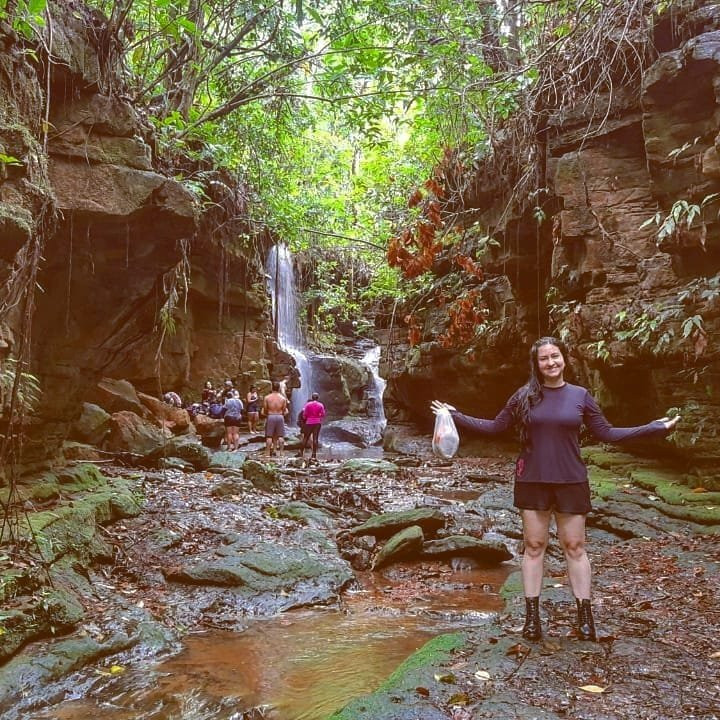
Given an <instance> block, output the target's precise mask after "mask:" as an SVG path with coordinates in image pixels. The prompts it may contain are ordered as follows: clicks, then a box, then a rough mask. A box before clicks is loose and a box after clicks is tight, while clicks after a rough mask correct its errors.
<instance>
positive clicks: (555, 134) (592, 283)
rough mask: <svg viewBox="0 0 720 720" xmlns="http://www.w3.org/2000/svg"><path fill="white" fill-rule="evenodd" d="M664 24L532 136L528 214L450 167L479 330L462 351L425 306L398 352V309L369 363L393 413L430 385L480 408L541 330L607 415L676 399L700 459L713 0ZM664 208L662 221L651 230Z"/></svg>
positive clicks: (495, 189) (682, 446)
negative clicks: (473, 266) (478, 229)
mask: <svg viewBox="0 0 720 720" xmlns="http://www.w3.org/2000/svg"><path fill="white" fill-rule="evenodd" d="M672 23H673V24H672V25H671V21H670V20H662V21H661V22H659V24H658V26H657V27H656V28H655V37H654V40H655V46H656V48H657V54H656V57H655V59H654V62H652V64H651V65H650V67H649V68H648V69H647V71H646V72H645V73H644V74H642V81H641V83H640V84H638V85H637V86H632V87H619V88H618V89H617V90H616V91H615V92H614V93H613V94H612V96H610V95H608V94H605V95H600V96H596V97H594V98H593V99H592V103H588V102H582V101H580V100H579V101H578V102H577V104H576V107H575V108H574V109H573V110H571V111H565V112H563V113H556V114H555V116H552V117H551V118H550V121H549V122H548V123H547V125H546V127H544V128H543V131H542V132H541V133H539V135H538V137H537V147H538V149H539V151H538V154H537V159H536V168H535V170H536V173H537V176H538V178H539V179H538V186H539V188H541V196H542V197H543V198H544V199H543V200H542V202H539V203H538V204H539V205H541V207H542V210H543V212H544V219H543V221H542V222H541V223H540V224H538V222H537V216H534V215H533V214H532V213H530V212H526V213H524V214H523V215H521V216H519V217H518V216H516V217H511V218H510V219H507V220H504V221H502V222H498V221H497V219H498V218H499V217H500V215H501V211H502V209H503V205H502V202H501V199H502V198H504V197H507V191H503V188H502V179H500V178H497V177H492V176H488V175H487V174H485V172H486V170H487V168H485V167H482V168H480V170H476V171H470V172H469V173H468V174H467V175H466V177H465V178H464V180H465V182H464V184H462V185H463V187H465V188H467V189H466V190H465V191H464V194H463V195H462V197H459V198H458V197H456V198H455V200H454V202H455V203H456V204H458V205H460V204H462V206H463V208H465V209H467V210H468V212H467V214H468V216H469V217H471V218H472V221H475V220H480V221H481V222H482V223H483V224H484V225H485V226H486V227H491V228H492V227H494V228H495V230H494V232H493V237H494V238H495V240H496V241H497V247H496V248H494V249H493V250H492V251H491V252H489V253H487V254H486V255H485V257H484V260H483V264H484V268H485V271H486V281H485V282H484V284H483V285H482V287H481V290H482V293H483V299H484V300H485V304H486V306H487V307H488V309H489V313H490V322H489V324H488V330H487V333H486V335H485V336H483V337H482V338H481V339H480V340H479V341H478V342H477V343H476V344H474V345H473V347H467V348H454V349H452V350H447V349H443V348H442V347H440V345H439V344H438V343H437V342H436V341H435V339H434V338H433V334H434V333H437V331H433V330H432V328H433V327H438V328H442V327H443V323H444V322H445V320H446V318H445V317H443V311H442V309H440V310H435V311H433V312H434V313H435V315H434V317H431V318H430V320H429V321H428V322H427V323H426V326H425V329H426V332H425V336H424V342H422V343H420V344H419V345H417V346H415V347H413V348H409V347H408V345H407V344H406V342H405V338H404V335H405V332H406V331H405V328H404V327H403V326H402V324H401V323H400V322H399V320H398V322H397V323H396V324H395V328H394V330H393V332H391V333H389V335H390V337H389V338H388V341H387V345H388V349H389V352H388V353H386V357H385V366H384V374H385V375H386V376H387V377H388V379H389V385H388V392H387V399H388V405H389V406H390V410H391V412H392V411H394V413H395V415H396V416H397V417H402V416H403V415H407V414H408V413H409V414H410V415H412V416H414V417H416V418H419V417H424V418H425V419H426V421H427V419H428V410H427V402H428V400H429V399H431V398H432V397H441V398H443V399H446V400H448V401H451V402H454V403H455V404H457V405H458V406H459V407H462V408H463V409H465V410H466V411H469V412H471V413H474V414H478V415H484V416H487V415H490V416H493V415H494V413H496V412H497V411H498V410H499V409H500V408H501V407H502V405H503V404H504V402H505V400H506V399H507V397H508V395H509V394H510V393H511V392H512V390H513V389H515V388H516V387H517V386H518V385H520V384H521V383H522V382H524V380H525V378H526V377H527V367H528V365H527V362H528V361H527V348H528V346H529V344H530V342H531V341H532V340H533V339H534V338H535V337H537V336H539V335H541V334H545V333H547V332H548V331H552V332H555V333H558V334H560V335H561V336H562V337H563V338H564V339H566V340H567V341H569V342H570V343H571V346H572V358H571V360H572V362H573V364H574V366H575V374H576V378H577V379H578V380H579V381H581V382H584V383H587V384H588V385H589V386H590V387H591V388H592V390H593V391H594V392H595V393H596V395H597V396H598V398H599V399H600V401H601V403H602V405H603V407H604V409H605V410H606V411H607V414H608V416H609V418H610V419H611V420H612V421H613V422H614V423H615V424H619V425H629V424H638V423H642V422H646V421H648V420H650V419H652V418H653V417H659V416H661V415H663V414H665V412H666V410H668V409H669V408H671V407H678V408H680V409H681V411H682V414H683V423H682V425H681V429H680V431H679V432H677V433H676V436H675V439H674V448H675V451H676V453H677V454H679V455H680V456H682V457H684V458H685V460H686V461H687V462H689V463H692V464H700V465H703V466H705V467H706V468H712V467H714V465H715V462H716V460H717V458H718V441H717V431H718V421H717V417H718V410H719V409H720V408H719V407H718V404H719V403H720V397H719V396H718V389H717V388H718V387H719V385H718V379H719V376H718V373H719V372H720V367H719V366H718V357H719V356H718V341H719V340H720V337H719V332H720V304H719V302H718V298H719V294H718V292H716V291H717V287H718V284H719V282H720V280H719V278H718V272H719V271H720V226H719V224H718V220H717V218H718V207H719V205H718V201H717V198H716V197H715V195H714V193H716V192H718V191H720V169H719V168H720V163H719V161H718V150H719V148H720V140H718V138H720V134H719V131H720V108H719V106H718V101H719V100H720V29H719V28H720V6H719V5H717V4H714V3H697V4H696V6H695V9H693V10H691V11H690V12H688V13H687V14H686V15H684V16H682V17H681V18H680V19H678V18H677V17H676V16H674V17H673V18H672ZM638 77H640V74H638ZM678 201H681V202H680V203H678ZM682 201H685V203H686V204H685V205H683V204H682ZM692 206H697V210H696V211H694V210H692ZM688 212H697V215H696V217H694V218H692V219H691V218H690V217H689V215H688ZM673 213H674V215H673ZM668 217H671V218H672V217H674V218H675V221H676V222H675V226H674V228H673V231H672V232H668V233H666V234H663V233H662V232H660V231H661V230H662V227H663V224H664V223H665V221H666V219H667V218H668ZM651 218H656V221H651V222H649V223H646V221H648V220H649V219H651ZM688 220H691V222H689V223H688ZM693 318H695V320H693ZM428 330H429V331H428ZM655 449H656V450H657V449H658V448H655ZM708 471H710V472H714V471H713V470H712V469H710V470H708Z"/></svg>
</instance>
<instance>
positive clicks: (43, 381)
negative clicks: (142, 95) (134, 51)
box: [0, 3, 283, 462]
mask: <svg viewBox="0 0 720 720" xmlns="http://www.w3.org/2000/svg"><path fill="white" fill-rule="evenodd" d="M71 5H72V7H71ZM97 22H102V17H101V16H100V14H99V13H94V14H93V15H92V17H90V15H88V16H87V17H85V15H84V10H82V8H81V7H80V6H79V5H75V4H68V5H66V4H64V3H57V4H53V32H54V45H53V63H51V65H52V73H51V75H50V77H46V76H43V75H42V72H43V70H42V68H43V67H46V66H47V65H48V63H46V62H39V63H37V66H34V65H31V64H30V63H28V62H27V58H28V55H27V54H25V53H24V47H23V41H22V39H21V38H19V37H18V36H17V35H16V34H15V33H14V32H13V31H12V30H11V29H10V28H9V26H7V25H0V65H1V66H2V69H3V72H0V97H1V98H2V99H1V100H0V153H2V154H3V155H4V156H7V157H10V158H15V159H16V160H17V162H14V161H13V162H10V163H8V162H3V163H0V236H1V237H2V243H0V245H1V246H2V249H1V250H0V278H2V280H3V283H5V282H6V281H7V279H8V278H11V277H13V276H12V268H13V263H15V262H19V261H20V259H21V255H22V257H27V256H28V254H29V253H30V251H31V250H32V249H33V247H34V246H33V245H32V243H33V238H35V237H37V236H38V235H41V236H42V241H43V243H44V247H43V248H42V257H43V261H42V263H41V266H40V274H39V276H38V279H37V282H38V286H39V287H41V288H42V292H38V293H36V295H35V305H36V308H35V314H34V322H33V328H32V360H33V364H32V372H33V373H34V374H35V375H36V376H37V377H38V378H39V381H40V386H41V389H42V402H41V403H40V404H39V407H38V408H37V417H36V418H34V419H33V422H34V423H35V424H37V425H39V426H42V428H43V430H42V434H43V436H44V438H43V442H42V443H37V444H35V445H33V443H26V445H25V456H26V457H25V460H26V462H31V461H32V460H33V459H38V460H39V459H41V458H42V457H48V456H52V455H53V453H54V452H55V451H56V450H57V448H58V447H59V444H60V443H61V442H62V440H63V439H64V438H65V437H67V435H68V433H69V431H70V427H71V425H72V423H73V422H74V421H75V420H77V419H78V418H79V417H80V416H81V413H82V408H83V402H87V403H92V404H96V405H99V406H100V407H102V408H103V409H104V410H106V411H107V412H109V413H116V412H121V411H122V412H125V411H127V412H133V413H135V414H137V415H138V416H140V417H142V416H144V415H145V414H147V413H148V409H147V408H146V407H145V405H146V404H147V403H145V405H144V404H143V403H141V402H140V400H139V399H138V397H137V394H136V392H135V389H137V390H138V391H141V392H145V393H147V394H148V395H153V396H156V397H157V396H159V395H161V393H162V392H164V391H167V390H175V391H177V392H179V393H180V394H181V395H182V397H183V398H185V399H187V400H188V401H191V400H194V399H199V395H200V391H201V388H202V385H203V383H204V381H205V380H206V379H212V380H213V381H215V382H218V381H221V380H223V379H224V378H226V377H231V378H233V379H234V380H235V381H236V384H237V386H238V387H239V388H240V390H241V392H245V391H246V390H247V386H248V385H249V384H250V383H251V382H258V381H263V380H267V379H268V378H269V377H270V376H271V373H272V372H273V367H274V365H276V364H277V362H278V361H279V360H282V359H283V358H282V357H281V356H280V354H278V353H277V348H276V346H275V343H274V341H273V340H272V339H271V333H269V332H268V329H269V313H268V312H267V310H266V306H267V297H266V291H265V287H264V277H263V270H262V264H261V260H260V258H261V257H262V255H263V242H264V241H263V239H262V238H259V239H258V240H257V241H253V242H252V243H250V242H249V244H248V246H247V247H244V246H243V245H242V244H240V243H239V241H238V240H237V238H238V237H239V236H240V235H241V234H243V233H245V231H246V230H247V228H245V227H244V226H243V227H241V226H240V225H241V222H242V221H239V220H234V218H236V217H243V216H246V215H247V207H246V202H247V201H246V197H247V189H246V188H244V187H243V186H242V185H239V184H238V181H237V180H236V179H234V178H231V177H229V176H225V175H223V174H222V173H220V172H214V173H210V172H206V173H205V177H206V183H207V188H206V194H207V195H208V197H210V199H211V200H212V202H211V203H208V205H209V206H211V208H210V209H208V210H202V209H201V208H200V205H199V203H198V201H197V197H196V196H195V194H194V193H193V192H191V191H190V190H189V189H188V187H187V186H186V185H185V184H184V183H183V181H182V180H178V179H176V177H181V176H179V175H175V173H173V174H174V175H175V177H169V176H168V174H167V173H166V172H164V171H163V170H161V169H160V166H161V164H162V163H161V158H159V157H157V156H156V154H155V152H154V150H153V148H154V146H155V142H154V136H153V131H152V129H151V128H150V126H149V125H148V124H147V122H146V121H145V120H143V119H142V118H141V117H140V115H139V114H138V112H137V111H136V110H135V108H133V106H132V105H131V104H130V103H129V102H127V101H126V100H124V99H122V98H121V96H120V94H119V93H117V92H115V91H113V90H108V88H118V87H120V85H119V82H120V81H119V78H116V77H112V72H113V70H112V68H108V67H105V66H104V60H103V56H102V53H101V52H100V51H99V50H98V48H97V47H96V42H97V40H96V38H97V37H99V35H100V34H101V33H96V32H95V30H97V28H93V27H92V25H93V23H97ZM38 52H40V53H41V52H42V49H40V50H39V51H38ZM111 81H112V82H111ZM46 89H49V95H47V96H46ZM46 108H47V110H48V112H49V117H48V120H49V123H48V125H47V127H48V128H49V129H50V132H49V134H48V137H47V139H46V143H45V147H43V142H42V141H43V140H44V137H43V126H42V124H41V120H42V118H43V117H44V112H45V110H46ZM45 150H46V151H45ZM51 210H56V211H57V215H56V217H57V223H56V225H55V226H51V225H50V224H49V223H45V225H44V226H43V228H42V230H43V231H42V232H40V230H39V229H38V227H39V223H40V221H41V219H42V218H43V213H49V212H50V211H51ZM256 247H258V248H259V251H258V250H256V249H255V248H256ZM23 254H24V255H23ZM16 275H17V273H16ZM21 280H23V278H21ZM10 291H11V290H7V291H6V292H7V293H8V294H9V293H10ZM16 305H17V303H16ZM3 307H12V303H7V304H5V305H2V304H0V308H3ZM20 311H21V305H20V306H19V307H18V309H17V310H16V311H15V312H12V311H10V312H6V311H4V310H3V312H4V314H3V315H1V316H0V361H2V360H3V359H4V358H5V357H6V356H10V357H17V354H18V349H19V347H20V342H21V340H20V337H19V332H20V324H21V320H22V318H21V312H20ZM103 378H104V379H105V380H102V379H103ZM101 380H102V383H105V384H107V385H111V384H112V383H113V382H119V381H126V382H127V384H128V387H130V390H131V395H133V396H134V397H132V398H130V397H128V396H125V397H124V399H125V400H126V401H127V402H120V400H121V398H122V397H123V393H122V392H117V388H115V389H110V390H108V392H106V393H102V395H103V397H102V398H99V397H97V394H98V392H99V390H98V382H99V381H101ZM102 383H101V385H102ZM111 395H112V396H114V397H115V399H116V400H118V402H119V405H118V406H117V407H110V406H109V405H108V404H107V401H109V400H110V396H111ZM168 422H171V423H173V428H174V430H173V431H174V432H180V431H182V430H181V429H180V425H182V424H183V419H182V418H168ZM186 427H187V425H186ZM33 455H35V457H33Z"/></svg>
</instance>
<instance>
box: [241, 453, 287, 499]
mask: <svg viewBox="0 0 720 720" xmlns="http://www.w3.org/2000/svg"><path fill="white" fill-rule="evenodd" d="M242 471H243V477H244V478H245V479H246V480H249V481H250V482H251V483H252V484H253V486H254V487H256V488H257V489H258V490H264V491H266V492H272V491H273V490H277V489H278V488H279V487H280V473H279V472H278V470H277V468H276V467H275V466H274V465H265V464H263V463H261V462H259V461H258V460H246V461H245V463H244V464H243V466H242Z"/></svg>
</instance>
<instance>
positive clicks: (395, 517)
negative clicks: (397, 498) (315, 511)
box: [350, 508, 446, 539]
mask: <svg viewBox="0 0 720 720" xmlns="http://www.w3.org/2000/svg"><path fill="white" fill-rule="evenodd" d="M445 522H446V520H445V516H444V515H443V514H442V513H441V512H440V511H439V510H435V509H433V508H417V509H416V510H398V511H395V512H389V513H383V514H382V515H373V516H372V517H370V518H369V519H368V520H366V521H365V522H364V523H362V525H357V526H356V527H354V528H352V529H351V530H350V534H351V535H355V536H360V535H373V536H375V537H376V538H378V539H382V538H388V537H391V536H392V535H394V534H395V533H397V532H399V531H400V530H403V529H405V528H407V527H410V526H411V525H418V526H419V527H420V528H421V529H422V531H423V533H425V534H426V535H433V534H434V533H435V532H436V531H437V530H438V529H439V528H441V527H444V526H445Z"/></svg>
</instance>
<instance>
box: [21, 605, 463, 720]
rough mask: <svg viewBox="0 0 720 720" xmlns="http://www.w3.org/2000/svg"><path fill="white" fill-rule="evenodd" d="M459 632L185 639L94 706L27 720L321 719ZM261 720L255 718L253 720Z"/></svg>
mask: <svg viewBox="0 0 720 720" xmlns="http://www.w3.org/2000/svg"><path fill="white" fill-rule="evenodd" d="M452 629H457V624H456V623H455V624H453V627H450V625H449V624H448V625H447V626H445V627H443V626H442V625H439V624H438V623H437V622H433V621H432V620H430V619H428V618H420V617H402V618H398V617H387V616H385V617H383V616H380V615H377V614H367V615H363V616H359V617H358V616H347V615H344V614H342V613H339V612H325V613H318V612H308V613H289V614H286V615H283V616H280V617H276V618H272V619H268V620H258V621H256V622H254V623H253V624H252V625H251V627H250V628H249V629H248V630H247V631H245V632H243V633H241V634H235V633H222V632H213V633H208V634H203V635H194V636H192V635H191V636H189V637H188V638H186V648H185V650H184V651H183V652H182V653H181V654H180V655H178V656H176V657H174V658H172V659H171V660H168V661H167V662H164V663H162V664H159V665H158V666H156V667H155V668H151V669H149V668H145V669H142V670H140V669H138V670H133V669H129V670H128V671H127V672H126V673H125V675H124V676H123V677H122V678H113V679H108V682H107V684H106V685H105V687H100V688H96V689H95V690H94V691H93V692H92V696H93V697H92V699H89V698H86V699H83V700H77V701H66V702H65V703H63V704H62V705H61V706H59V707H54V708H53V709H52V711H50V712H44V713H38V714H37V715H36V716H35V717H37V718H38V720H40V718H48V719H49V718H54V719H57V720H96V718H97V717H98V714H99V713H102V717H103V719H104V720H130V718H132V719H133V720H160V718H164V719H167V720H170V719H171V718H172V720H204V719H205V718H208V720H209V718H213V720H230V719H231V718H232V719H233V720H234V719H235V718H241V717H242V713H243V712H245V711H248V710H250V709H251V708H253V707H258V706H268V707H269V708H272V713H269V712H268V713H267V717H272V718H274V719H276V720H324V719H325V718H327V717H328V716H330V715H332V713H333V712H334V711H335V710H337V709H339V708H340V707H342V706H343V705H344V704H346V703H347V702H348V701H349V700H350V699H351V698H353V697H356V696H358V695H361V694H364V693H367V692H371V691H372V690H374V689H375V688H377V687H378V685H380V684H381V683H382V681H383V680H384V679H385V678H386V677H387V676H388V675H389V674H390V673H391V672H392V671H393V670H394V669H395V668H396V667H397V666H398V665H399V664H400V663H401V662H402V661H403V660H404V659H405V658H406V657H407V656H408V655H410V654H411V653H413V652H414V651H415V650H416V649H418V648H419V647H420V646H422V645H423V644H424V643H425V642H427V641H428V640H429V639H430V638H432V637H434V636H435V635H437V634H439V633H441V632H443V631H449V630H452ZM259 717H260V716H259Z"/></svg>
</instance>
